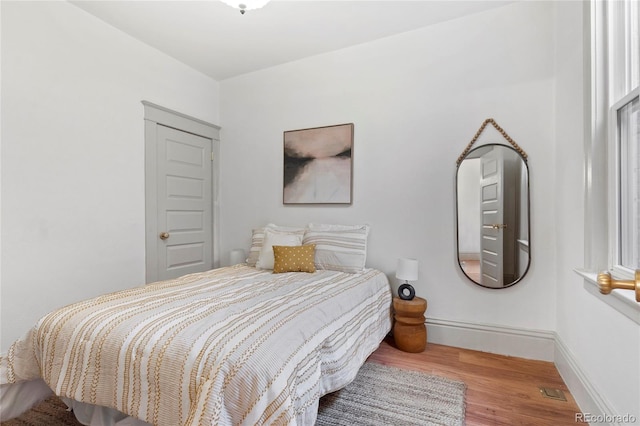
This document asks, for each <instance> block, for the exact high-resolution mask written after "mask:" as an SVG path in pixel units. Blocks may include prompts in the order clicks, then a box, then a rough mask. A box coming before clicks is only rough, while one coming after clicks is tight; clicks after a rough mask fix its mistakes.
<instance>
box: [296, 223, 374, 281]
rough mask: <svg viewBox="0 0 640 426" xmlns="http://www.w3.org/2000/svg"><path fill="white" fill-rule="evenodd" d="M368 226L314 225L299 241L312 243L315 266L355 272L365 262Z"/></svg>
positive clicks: (359, 269) (362, 268) (360, 268)
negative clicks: (314, 248)
mask: <svg viewBox="0 0 640 426" xmlns="http://www.w3.org/2000/svg"><path fill="white" fill-rule="evenodd" d="M368 235H369V226H367V225H362V226H358V227H356V226H354V227H347V226H324V227H323V226H319V225H316V226H313V225H310V226H309V228H308V229H307V231H306V232H305V234H304V238H303V240H302V244H303V245H306V244H315V246H316V254H315V264H316V269H329V270H332V271H340V272H349V273H358V272H362V271H363V270H364V265H365V263H366V261H367V237H368Z"/></svg>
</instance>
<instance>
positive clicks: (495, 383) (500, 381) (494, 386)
mask: <svg viewBox="0 0 640 426" xmlns="http://www.w3.org/2000/svg"><path fill="white" fill-rule="evenodd" d="M369 361H370V362H377V363H380V364H385V365H390V366H395V367H399V368H405V369H410V370H415V371H422V372H425V373H429V374H434V375H438V376H442V377H448V378H451V379H457V380H462V381H463V382H465V383H466V384H467V393H466V404H467V406H466V425H467V426H491V425H505V426H507V425H508V426H513V425H541V426H542V425H545V426H546V425H554V426H559V425H574V426H575V425H576V413H579V412H580V409H579V408H578V406H577V405H576V403H575V400H574V399H573V397H572V395H571V394H570V393H569V390H568V389H567V387H566V385H565V384H564V382H563V381H562V378H561V377H560V374H559V373H558V371H557V370H556V368H555V366H554V365H553V363H551V362H545V361H534V360H528V359H524V358H515V357H508V356H503V355H495V354H490V353H485V352H478V351H472V350H467V349H460V348H454V347H450V346H443V345H436V344H432V343H427V348H426V349H425V350H424V352H421V353H417V354H413V353H407V352H402V351H400V350H399V349H397V348H396V347H395V346H394V344H393V339H386V340H385V341H384V342H382V344H381V345H380V347H379V348H378V349H377V350H376V351H375V352H374V353H373V354H372V355H371V356H370V357H369ZM540 386H542V387H548V388H552V389H560V390H562V391H563V393H564V395H565V397H566V398H567V401H559V400H554V399H549V398H545V397H543V396H542V394H541V393H540V389H539V387H540Z"/></svg>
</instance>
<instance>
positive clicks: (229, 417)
mask: <svg viewBox="0 0 640 426" xmlns="http://www.w3.org/2000/svg"><path fill="white" fill-rule="evenodd" d="M390 307H391V292H390V288H389V283H388V280H387V278H386V276H385V275H384V274H383V273H382V272H380V271H376V270H371V269H369V270H365V271H364V272H363V273H360V274H347V273H342V272H334V271H327V270H325V271H317V272H316V273H313V274H306V273H284V274H272V273H271V271H263V270H258V269H256V268H252V267H248V266H244V265H236V266H233V267H228V268H220V269H215V270H212V271H208V272H204V273H200V274H192V275H188V276H185V277H181V278H179V279H177V280H171V281H165V282H160V283H155V284H150V285H146V286H144V287H139V288H135V289H131V290H126V291H122V292H117V293H113V294H109V295H105V296H101V297H98V298H95V299H91V300H88V301H84V302H80V303H76V304H73V305H70V306H68V307H65V308H63V309H61V310H58V311H54V312H52V313H50V314H48V315H46V316H45V317H43V318H42V319H41V320H40V321H39V322H38V324H37V325H36V327H34V328H33V329H32V330H31V331H30V332H29V333H28V334H27V335H25V337H24V338H22V339H20V340H18V341H17V342H15V343H14V344H13V345H12V346H11V348H10V350H9V353H8V354H7V355H6V356H2V357H1V358H0V389H1V390H2V396H1V397H2V399H3V401H1V403H2V406H3V407H7V404H6V403H7V401H6V400H4V399H5V398H4V395H10V394H11V393H10V392H8V389H9V388H11V387H17V386H24V385H25V384H32V385H33V384H37V383H38V380H39V379H43V380H44V382H46V384H47V385H48V386H49V387H50V388H51V389H53V391H54V392H55V393H56V394H57V395H60V396H62V397H64V398H66V400H67V401H69V402H70V403H73V404H74V408H75V409H76V410H80V409H81V406H80V405H77V406H76V405H75V404H77V403H76V402H82V403H86V404H91V405H97V406H102V407H111V408H113V409H115V410H118V411H120V412H122V413H125V414H126V415H127V416H132V417H134V418H136V419H140V420H143V421H146V422H149V423H151V424H154V425H157V426H163V425H167V426H176V425H205V424H206V425H231V424H234V425H235V424H252V425H253V424H290V425H294V424H309V425H311V424H313V423H314V422H315V419H316V415H317V407H318V399H319V397H320V396H322V395H324V394H326V393H329V392H332V391H334V390H337V389H339V388H341V387H343V386H345V385H346V384H348V383H349V382H351V381H352V380H353V378H354V377H355V375H356V373H357V371H358V369H359V368H360V366H361V365H362V363H363V362H364V361H365V360H366V358H367V357H368V356H369V354H370V353H371V352H373V350H375V349H376V348H377V347H378V345H379V343H380V342H381V341H382V339H383V338H384V336H385V335H386V334H387V332H388V331H389V330H390V328H391V313H390ZM39 383H42V382H41V381H40V382H39ZM20 384H22V385H20ZM82 407H83V408H82V409H83V410H84V409H85V408H86V405H84V406H82ZM13 408H14V410H13V411H14V412H19V411H21V410H22V411H23V410H24V409H27V408H29V407H13ZM115 410H110V412H116V411H115ZM108 411H109V410H108ZM78 414H80V413H78ZM103 414H104V413H99V414H98V417H100V416H102V415H103ZM95 415H96V414H95V413H89V414H88V417H89V418H90V417H91V416H95ZM84 421H85V422H87V421H91V420H90V419H89V420H86V419H85V420H84ZM94 423H99V421H97V420H96V421H94ZM103 424H104V423H103Z"/></svg>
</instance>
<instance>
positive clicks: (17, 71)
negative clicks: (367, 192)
mask: <svg viewBox="0 0 640 426" xmlns="http://www.w3.org/2000/svg"><path fill="white" fill-rule="evenodd" d="M0 7H1V8H2V81H1V83H2V106H1V107H2V109H1V111H2V117H1V118H2V134H1V136H2V184H3V186H2V193H1V197H2V231H3V233H2V276H1V280H2V301H1V308H2V314H1V322H2V339H1V341H2V347H1V348H2V350H6V349H7V348H8V346H9V344H10V343H11V342H12V341H13V340H14V339H16V338H17V337H19V336H20V335H22V334H23V333H24V332H26V331H27V330H28V328H30V327H31V326H32V325H33V324H34V323H35V321H36V320H37V319H38V318H39V317H40V316H42V315H43V314H45V313H46V312H48V311H50V310H52V309H53V308H56V307H59V306H62V305H65V304H67V303H70V302H73V301H77V300H80V299H85V298H87V297H89V296H94V295H98V294H103V293H106V292H111V291H115V290H118V289H122V288H126V287H132V286H136V285H141V284H143V283H144V265H145V262H144V240H145V238H144V122H143V116H144V115H143V107H142V104H141V103H140V101H141V100H143V99H144V100H149V101H151V102H154V103H156V104H160V105H162V106H165V107H168V108H171V109H174V110H178V111H180V112H183V113H185V114H190V115H193V116H196V117H197V118H200V119H203V120H206V121H209V122H213V123H217V122H218V121H219V112H218V107H219V93H218V83H217V82H215V81H214V80H211V79H209V78H208V77H205V76H204V75H203V74H200V73H198V72H195V71H194V70H192V69H190V68H188V67H186V66H185V65H182V64H180V63H178V62H177V61H175V60H173V59H172V58H169V57H168V56H166V55H163V54H161V53H159V52H158V51H156V50H155V49H152V48H150V47H148V46H146V45H144V44H142V43H140V42H138V41H136V40H135V39H133V38H131V37H129V36H127V35H125V34H124V33H122V32H120V31H117V30H115V29H114V28H112V27H110V26H108V25H106V24H104V23H103V22H102V21H99V20H97V19H96V18H94V17H93V16H91V15H89V14H87V13H86V12H84V11H82V10H80V9H78V8H76V7H75V6H73V5H71V4H69V3H67V2H4V1H3V2H2V3H1V6H0Z"/></svg>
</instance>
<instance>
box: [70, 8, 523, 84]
mask: <svg viewBox="0 0 640 426" xmlns="http://www.w3.org/2000/svg"><path fill="white" fill-rule="evenodd" d="M71 3H73V4H74V5H76V6H77V7H79V8H82V9H83V10H85V11H86V12H88V13H90V14H92V15H94V16H96V17H98V18H99V19H101V20H103V21H105V22H107V23H109V24H111V25H112V26H114V27H116V28H119V29H120V30H122V31H124V32H125V33H128V34H130V35H131V36H133V37H135V38H137V39H139V40H141V41H142V42H144V43H146V44H148V45H150V46H153V47H155V48H157V49H158V50H160V51H162V52H164V53H166V54H168V55H170V56H172V57H174V58H176V59H177V60H179V61H181V62H183V63H185V64H187V65H189V66H191V67H192V68H195V69H197V70H199V71H201V72H202V73H204V74H206V75H208V76H210V77H212V78H214V79H215V80H218V81H221V80H224V79H226V78H230V77H233V76H236V75H240V74H244V73H248V72H251V71H256V70H260V69H264V68H268V67H271V66H274V65H278V64H282V63H286V62H290V61H295V60H297V59H301V58H305V57H309V56H313V55H317V54H320V53H324V52H329V51H332V50H336V49H341V48H345V47H348V46H353V45H356V44H360V43H366V42H369V41H372V40H375V39H379V38H382V37H387V36H391V35H394V34H398V33H402V32H406V31H411V30H415V29H418V28H421V27H425V26H428V25H431V24H435V23H438V22H442V21H446V20H450V19H454V18H457V17H460V16H463V15H468V14H472V13H477V12H481V11H483V10H487V9H491V8H494V7H500V6H503V5H505V4H507V3H512V1H500V0H471V1H463V0H455V1H451V0H449V1H442V0H439V1H436V0H424V1H419V0H413V1H401V0H391V1H367V0H355V1H330V0H321V1H317V0H316V1H312V0H272V1H271V2H270V3H268V4H267V5H266V6H265V7H264V8H262V9H257V10H252V11H248V12H247V13H246V14H244V15H241V14H240V12H239V10H237V9H234V8H232V7H230V6H227V5H226V4H224V3H222V2H220V1H219V0H205V1H184V0H174V1H114V0H107V1H95V0H88V1H72V2H71Z"/></svg>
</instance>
